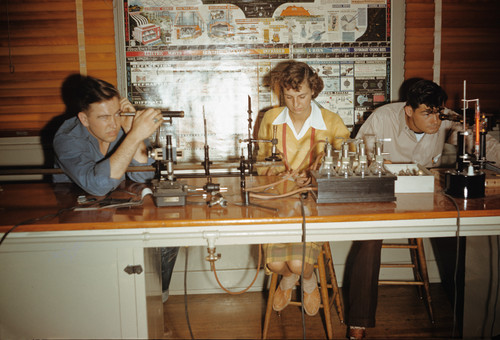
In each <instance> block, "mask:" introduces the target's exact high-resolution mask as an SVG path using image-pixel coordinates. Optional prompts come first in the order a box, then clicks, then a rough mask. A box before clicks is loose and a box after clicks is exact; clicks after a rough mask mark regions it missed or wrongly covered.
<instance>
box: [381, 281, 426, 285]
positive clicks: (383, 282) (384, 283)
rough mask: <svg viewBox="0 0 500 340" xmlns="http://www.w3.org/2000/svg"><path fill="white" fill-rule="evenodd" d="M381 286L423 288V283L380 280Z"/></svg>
mask: <svg viewBox="0 0 500 340" xmlns="http://www.w3.org/2000/svg"><path fill="white" fill-rule="evenodd" d="M378 284H379V285H412V286H423V285H424V283H423V282H422V281H402V280H393V281H391V280H379V281H378Z"/></svg>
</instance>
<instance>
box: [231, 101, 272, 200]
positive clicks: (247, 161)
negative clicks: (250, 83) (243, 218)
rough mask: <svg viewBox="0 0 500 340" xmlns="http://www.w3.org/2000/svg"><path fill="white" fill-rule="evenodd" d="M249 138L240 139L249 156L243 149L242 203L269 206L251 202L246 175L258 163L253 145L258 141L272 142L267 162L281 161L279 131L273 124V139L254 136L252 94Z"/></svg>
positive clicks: (249, 110)
mask: <svg viewBox="0 0 500 340" xmlns="http://www.w3.org/2000/svg"><path fill="white" fill-rule="evenodd" d="M247 113H248V138H246V139H240V140H239V142H240V143H247V158H245V155H244V153H243V149H242V150H241V156H240V166H239V170H240V187H241V193H242V205H243V206H248V205H253V206H258V207H262V208H267V207H264V206H260V205H257V204H251V203H250V193H249V192H248V191H246V177H247V176H248V175H252V174H253V173H254V166H255V164H256V158H255V155H254V149H253V146H254V144H256V143H271V145H272V146H271V155H270V156H269V157H266V158H265V161H266V162H280V161H281V158H280V157H279V155H278V139H277V138H276V133H277V126H273V136H272V138H271V139H254V138H253V137H252V131H253V127H252V121H253V120H252V100H251V98H250V96H248V110H247ZM273 210H274V209H273Z"/></svg>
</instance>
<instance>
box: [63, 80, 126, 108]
mask: <svg viewBox="0 0 500 340" xmlns="http://www.w3.org/2000/svg"><path fill="white" fill-rule="evenodd" d="M62 96H63V100H64V103H65V104H66V111H67V112H71V113H73V114H77V113H78V112H86V111H87V110H88V108H89V107H90V105H91V104H94V103H99V102H102V101H105V100H110V99H112V98H114V97H120V94H119V93H118V90H117V89H116V87H114V86H113V85H112V84H110V83H108V82H107V81H104V80H101V79H97V78H94V77H91V76H83V75H80V74H73V75H71V76H70V77H68V78H67V79H66V80H65V82H64V84H63V89H62Z"/></svg>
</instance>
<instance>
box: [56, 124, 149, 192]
mask: <svg viewBox="0 0 500 340" xmlns="http://www.w3.org/2000/svg"><path fill="white" fill-rule="evenodd" d="M124 135H125V134H124V132H123V131H122V130H120V132H119V134H118V137H117V138H116V140H115V141H114V142H112V143H111V144H110V145H109V149H108V152H107V154H106V155H104V156H103V155H102V153H101V151H100V150H99V143H98V141H97V139H96V138H95V137H94V136H92V135H91V134H90V133H89V131H88V130H87V128H86V127H85V126H83V125H82V123H81V122H80V120H79V119H78V117H73V118H70V119H68V120H66V121H65V122H64V123H63V124H62V125H61V127H60V128H59V129H58V130H57V132H56V135H55V137H54V142H53V144H54V151H55V167H56V168H61V169H62V170H63V171H64V173H65V174H56V175H53V181H54V182H56V183H60V182H74V183H76V184H77V185H78V186H79V187H81V188H82V189H83V190H85V191H86V192H88V193H89V194H91V195H96V196H104V195H106V194H107V193H108V192H110V191H112V190H114V189H116V187H118V185H120V183H121V182H122V181H123V180H124V179H125V175H124V176H122V178H120V179H113V178H111V177H110V163H109V156H111V154H113V152H114V151H115V149H116V148H117V147H118V145H120V142H121V140H122V138H123V137H124ZM153 162H154V160H153V159H151V158H148V162H147V163H146V164H148V165H150V164H152V163H153ZM146 164H145V163H140V162H137V161H135V160H134V159H132V162H131V163H130V165H131V166H138V165H146ZM127 176H128V177H129V178H130V179H131V180H133V181H135V182H139V183H144V182H146V181H147V180H150V179H152V178H153V176H154V172H153V171H151V172H149V171H147V172H128V173H127Z"/></svg>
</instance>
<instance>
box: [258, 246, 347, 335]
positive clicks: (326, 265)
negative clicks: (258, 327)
mask: <svg viewBox="0 0 500 340" xmlns="http://www.w3.org/2000/svg"><path fill="white" fill-rule="evenodd" d="M314 268H315V269H316V270H317V272H318V274H319V275H317V277H318V279H319V285H318V286H319V291H320V295H321V304H320V309H323V312H324V316H325V323H326V333H327V336H328V339H332V338H333V322H332V315H331V308H332V305H335V307H336V309H337V314H338V316H339V319H340V322H342V323H344V311H343V308H342V301H341V297H340V290H339V287H338V284H337V277H336V275H335V269H334V267H333V259H332V252H331V249H330V244H329V243H328V242H325V243H323V246H322V249H321V252H320V254H319V256H318V260H317V261H316V264H315V265H314ZM327 269H328V272H329V280H328V279H327V274H326V272H327ZM278 276H279V275H278V274H276V273H272V275H271V282H270V284H269V293H268V297H267V307H266V316H265V318H264V329H263V331H262V339H266V338H267V331H268V330H269V322H270V319H271V313H272V312H273V299H274V292H275V291H276V287H277V284H278ZM329 289H331V294H330V292H329V291H328V290H329ZM290 305H292V306H302V302H301V301H291V302H290Z"/></svg>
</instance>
